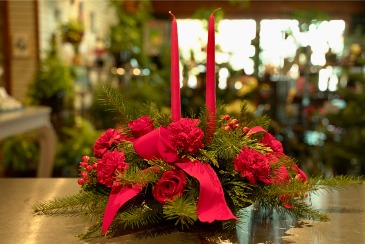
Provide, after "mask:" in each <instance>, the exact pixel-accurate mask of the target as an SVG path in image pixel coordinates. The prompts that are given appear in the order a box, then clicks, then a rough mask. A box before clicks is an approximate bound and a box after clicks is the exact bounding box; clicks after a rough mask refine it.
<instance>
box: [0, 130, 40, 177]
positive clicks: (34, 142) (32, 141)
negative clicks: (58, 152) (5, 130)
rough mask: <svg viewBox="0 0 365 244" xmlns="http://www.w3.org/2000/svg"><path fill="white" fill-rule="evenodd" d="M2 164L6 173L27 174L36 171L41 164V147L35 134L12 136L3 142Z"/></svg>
mask: <svg viewBox="0 0 365 244" xmlns="http://www.w3.org/2000/svg"><path fill="white" fill-rule="evenodd" d="M1 149H2V157H3V158H2V163H3V166H4V169H5V171H10V172H12V171H14V173H15V172H18V173H19V172H21V173H24V172H27V171H29V170H30V169H33V170H35V169H36V168H37V165H38V162H39V145H38V139H37V134H35V133H34V132H28V133H23V134H22V135H17V136H12V137H9V138H6V139H4V140H3V141H2V142H1Z"/></svg>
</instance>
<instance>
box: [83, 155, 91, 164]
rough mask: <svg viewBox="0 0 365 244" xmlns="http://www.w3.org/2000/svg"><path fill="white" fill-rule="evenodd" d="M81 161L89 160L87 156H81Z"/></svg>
mask: <svg viewBox="0 0 365 244" xmlns="http://www.w3.org/2000/svg"><path fill="white" fill-rule="evenodd" d="M81 161H82V162H85V163H87V162H89V156H86V155H85V156H82V158H81Z"/></svg>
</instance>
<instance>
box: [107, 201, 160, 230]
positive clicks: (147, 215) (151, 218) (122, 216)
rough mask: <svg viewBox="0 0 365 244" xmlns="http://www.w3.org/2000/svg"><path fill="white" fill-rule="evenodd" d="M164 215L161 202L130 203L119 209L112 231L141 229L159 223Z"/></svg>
mask: <svg viewBox="0 0 365 244" xmlns="http://www.w3.org/2000/svg"><path fill="white" fill-rule="evenodd" d="M162 219H163V217H162V207H161V204H159V203H157V202H156V201H154V200H151V201H146V202H143V203H141V204H134V203H130V204H129V205H128V206H126V207H123V211H119V213H118V215H117V216H116V218H115V219H114V221H113V224H112V226H111V227H110V232H114V231H116V232H117V231H126V230H134V229H139V228H142V227H144V226H153V225H156V224H158V223H159V222H160V221H161V220H162Z"/></svg>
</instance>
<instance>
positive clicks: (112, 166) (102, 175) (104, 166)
mask: <svg viewBox="0 0 365 244" xmlns="http://www.w3.org/2000/svg"><path fill="white" fill-rule="evenodd" d="M124 160H125V156H124V153H123V152H119V151H118V150H117V149H114V151H112V152H109V151H108V152H106V153H105V154H104V155H103V158H102V159H100V160H99V161H98V163H97V180H98V182H99V183H101V184H103V185H106V186H107V187H112V186H113V182H114V181H115V176H116V173H117V171H118V172H120V173H123V172H124V171H125V170H127V169H128V164H127V163H126V162H125V161H124Z"/></svg>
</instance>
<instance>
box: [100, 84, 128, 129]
mask: <svg viewBox="0 0 365 244" xmlns="http://www.w3.org/2000/svg"><path fill="white" fill-rule="evenodd" d="M99 102H100V104H101V105H103V106H105V107H106V109H107V110H109V111H113V112H117V113H118V114H119V118H118V119H120V124H122V125H126V124H128V122H129V121H130V120H131V119H132V118H134V117H135V111H133V110H131V109H129V106H128V104H127V101H125V100H124V98H123V97H122V95H121V93H120V92H119V91H118V90H117V89H115V88H113V87H111V86H107V85H106V86H103V88H102V95H101V96H100V98H99ZM125 128H128V127H127V126H126V127H125Z"/></svg>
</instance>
